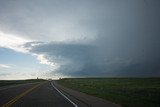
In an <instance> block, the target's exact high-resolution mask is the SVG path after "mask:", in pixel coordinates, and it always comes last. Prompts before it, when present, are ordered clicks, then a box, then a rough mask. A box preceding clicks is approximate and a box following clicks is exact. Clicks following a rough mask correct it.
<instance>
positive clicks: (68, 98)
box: [51, 82, 78, 107]
mask: <svg viewBox="0 0 160 107" xmlns="http://www.w3.org/2000/svg"><path fill="white" fill-rule="evenodd" d="M51 85H52V87H53V88H55V89H56V90H57V91H58V92H59V93H60V94H61V95H62V96H63V97H64V98H65V99H67V100H68V101H69V102H70V103H72V104H73V105H74V106H75V107H78V106H77V105H76V104H75V103H74V102H73V101H71V100H70V99H69V98H68V97H66V96H65V95H64V94H63V93H62V92H61V91H60V90H58V89H57V88H56V87H55V86H54V85H53V83H52V82H51Z"/></svg>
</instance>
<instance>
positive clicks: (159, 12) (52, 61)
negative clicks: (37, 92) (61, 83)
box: [0, 0, 160, 80]
mask: <svg viewBox="0 0 160 107" xmlns="http://www.w3.org/2000/svg"><path fill="white" fill-rule="evenodd" d="M159 19H160V1H159V0H0V80H2V79H29V78H37V77H39V78H64V77H160V20H159Z"/></svg>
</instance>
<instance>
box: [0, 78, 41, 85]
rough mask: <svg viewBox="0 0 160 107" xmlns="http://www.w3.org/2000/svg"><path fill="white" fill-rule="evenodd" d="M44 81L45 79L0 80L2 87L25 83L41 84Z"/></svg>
mask: <svg viewBox="0 0 160 107" xmlns="http://www.w3.org/2000/svg"><path fill="white" fill-rule="evenodd" d="M40 81H44V80H43V79H28V80H0V87H1V86H6V85H14V84H24V83H32V82H40Z"/></svg>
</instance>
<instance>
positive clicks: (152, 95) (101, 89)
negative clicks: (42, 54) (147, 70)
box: [57, 78, 160, 107]
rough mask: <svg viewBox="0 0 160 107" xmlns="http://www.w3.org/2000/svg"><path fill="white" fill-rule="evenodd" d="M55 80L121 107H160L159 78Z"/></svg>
mask: <svg viewBox="0 0 160 107" xmlns="http://www.w3.org/2000/svg"><path fill="white" fill-rule="evenodd" d="M57 82H58V83H59V84H61V85H63V86H66V87H68V88H71V89H74V90H77V91H80V92H83V93H87V94H89V95H93V96H96V97H100V98H103V99H106V100H109V101H111V102H113V103H117V104H120V105H121V106H123V107H160V78H65V79H60V80H58V81H57Z"/></svg>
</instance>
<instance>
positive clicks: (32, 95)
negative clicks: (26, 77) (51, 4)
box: [0, 81, 87, 107]
mask: <svg viewBox="0 0 160 107" xmlns="http://www.w3.org/2000/svg"><path fill="white" fill-rule="evenodd" d="M85 106H87V105H85V104H83V103H81V102H79V101H77V99H74V98H72V97H69V96H68V95H66V93H64V92H62V91H60V90H59V89H57V88H56V87H55V85H54V82H51V81H48V82H41V83H33V84H25V85H17V86H8V87H3V88H2V87H1V88H0V107H85Z"/></svg>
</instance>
